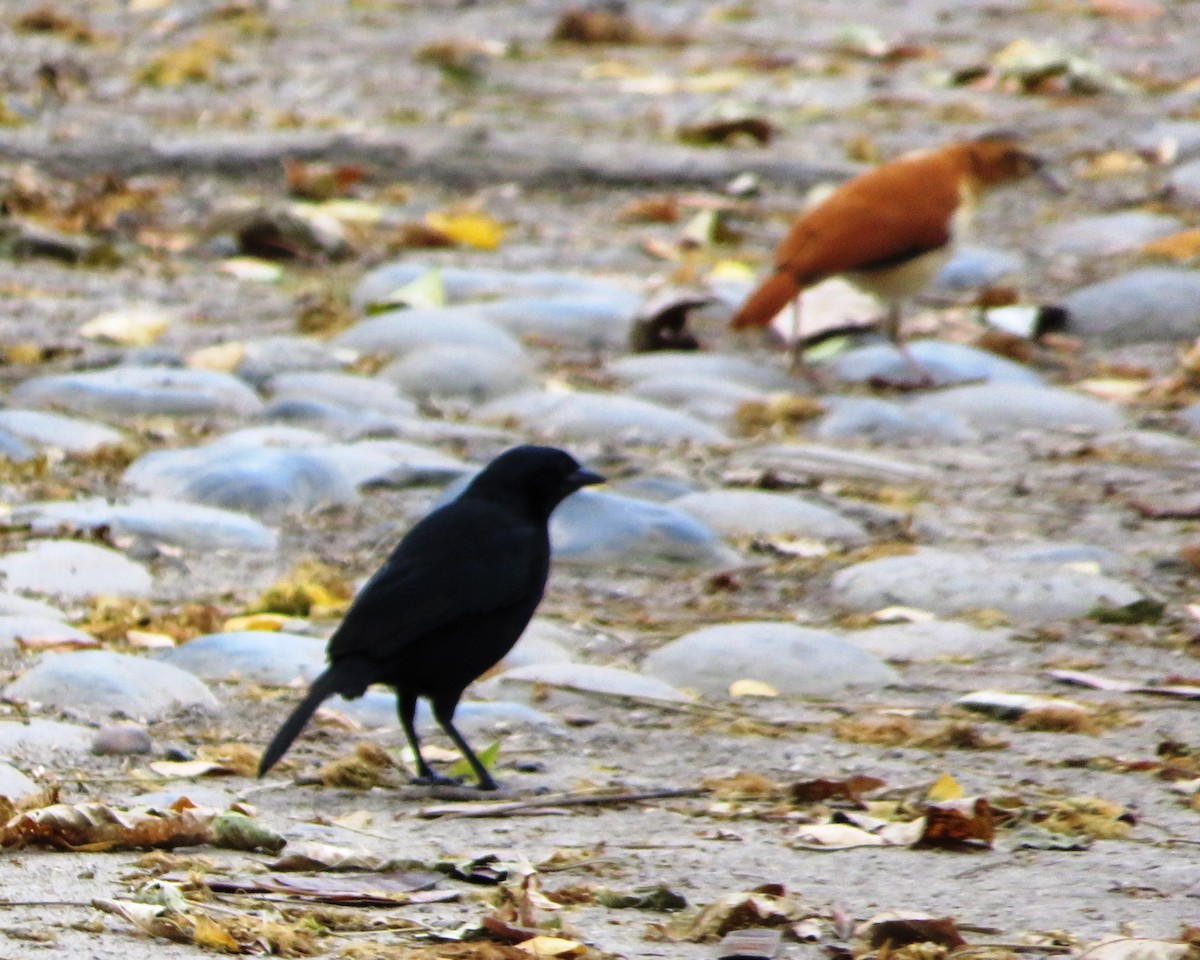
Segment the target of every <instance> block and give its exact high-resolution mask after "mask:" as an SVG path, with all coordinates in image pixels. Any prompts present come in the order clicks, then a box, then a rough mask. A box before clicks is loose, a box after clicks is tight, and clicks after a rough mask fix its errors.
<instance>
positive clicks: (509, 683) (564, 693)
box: [476, 663, 688, 709]
mask: <svg viewBox="0 0 1200 960" xmlns="http://www.w3.org/2000/svg"><path fill="white" fill-rule="evenodd" d="M563 688H568V689H563ZM476 689H477V690H478V691H479V693H480V695H482V696H494V695H499V696H504V697H509V698H512V699H513V700H516V701H517V702H519V703H532V702H534V701H535V700H536V702H537V703H539V704H541V705H543V706H546V705H549V706H550V707H552V708H555V709H561V708H562V707H564V706H568V705H570V704H577V703H579V702H580V701H586V700H587V699H588V694H593V695H596V694H598V695H601V696H604V697H607V698H611V697H633V698H635V699H649V700H663V701H666V702H668V703H687V702H688V698H687V696H686V695H684V694H683V693H682V692H681V691H680V690H677V689H676V688H675V687H673V686H671V685H670V684H669V683H666V682H664V681H663V680H659V679H656V678H654V677H649V676H643V675H642V674H639V673H634V672H633V671H631V670H619V669H617V668H616V667H599V666H595V665H593V664H586V663H538V664H533V665H531V666H527V667H518V668H516V669H515V670H505V671H504V672H503V673H500V674H497V675H496V676H494V677H490V678H489V679H487V680H485V681H483V682H482V683H479V684H477V685H476Z"/></svg>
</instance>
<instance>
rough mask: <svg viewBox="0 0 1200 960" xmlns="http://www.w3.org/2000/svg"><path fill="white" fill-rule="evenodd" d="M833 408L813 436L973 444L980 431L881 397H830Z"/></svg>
mask: <svg viewBox="0 0 1200 960" xmlns="http://www.w3.org/2000/svg"><path fill="white" fill-rule="evenodd" d="M822 402H823V403H824V405H825V406H826V407H827V408H829V412H828V413H827V414H825V416H823V417H822V418H821V419H820V420H819V421H817V424H816V426H815V427H814V428H813V434H814V435H815V436H817V437H818V438H819V439H821V440H846V439H851V438H854V439H858V440H864V441H866V442H868V443H880V444H889V443H891V444H895V443H909V442H912V441H933V442H935V443H972V442H974V441H975V440H978V439H979V434H978V432H977V431H975V430H974V429H972V428H971V427H969V426H967V424H966V423H965V422H964V421H963V420H962V419H961V418H959V417H957V416H954V415H952V414H948V413H942V412H940V411H937V410H914V409H913V408H912V407H911V406H909V405H907V404H903V403H893V402H891V401H889V400H880V399H878V398H877V397H826V398H824V399H823V400H822Z"/></svg>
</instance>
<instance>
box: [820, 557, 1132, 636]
mask: <svg viewBox="0 0 1200 960" xmlns="http://www.w3.org/2000/svg"><path fill="white" fill-rule="evenodd" d="M832 590H833V599H834V600H835V602H837V603H839V604H841V605H842V606H845V607H849V608H851V609H854V610H862V611H874V610H878V609H880V608H882V607H889V606H894V605H896V604H900V605H903V606H907V607H916V608H918V609H921V610H928V611H930V612H931V613H935V614H937V615H939V616H946V617H950V616H955V615H956V614H961V613H965V612H968V611H971V610H999V611H1001V612H1002V613H1004V614H1006V615H1007V616H1009V617H1011V618H1012V619H1013V620H1014V621H1015V622H1018V623H1040V622H1044V621H1047V620H1054V619H1058V618H1061V617H1079V616H1083V615H1085V614H1087V613H1088V612H1089V611H1091V610H1092V609H1094V608H1095V607H1097V606H1101V605H1103V606H1111V607H1123V606H1127V605H1128V604H1131V603H1134V602H1136V601H1138V600H1140V599H1142V595H1141V593H1139V592H1138V591H1137V590H1135V589H1134V588H1133V587H1131V586H1129V585H1128V584H1125V583H1122V582H1121V581H1119V580H1114V579H1113V578H1111V577H1106V576H1102V575H1099V574H1091V573H1083V572H1080V571H1078V570H1072V569H1069V568H1065V567H1060V566H1054V565H1051V564H1046V563H1031V562H1028V561H1024V562H1022V561H1016V560H1009V561H1006V560H1001V559H993V558H991V557H986V556H982V555H981V554H978V553H965V552H957V551H951V550H940V549H933V548H921V549H919V550H917V551H916V552H915V553H913V554H911V555H908V556H902V557H884V558H882V559H879V560H868V561H866V562H864V563H857V564H854V565H853V566H850V567H846V568H844V569H842V570H839V571H838V572H837V573H835V574H834V576H833V580H832Z"/></svg>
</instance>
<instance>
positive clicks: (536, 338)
mask: <svg viewBox="0 0 1200 960" xmlns="http://www.w3.org/2000/svg"><path fill="white" fill-rule="evenodd" d="M640 304H641V299H640V298H639V297H637V296H635V295H633V294H630V293H625V292H624V291H620V290H614V291H612V292H611V293H609V294H608V295H607V296H604V297H597V296H590V297H579V296H572V297H560V298H544V297H524V298H519V299H507V300H496V301H493V302H491V303H487V304H484V305H482V307H481V309H482V313H483V316H484V317H486V318H487V319H488V320H491V321H492V322H493V323H496V324H499V325H500V326H502V327H503V328H504V329H506V330H508V331H509V333H512V334H514V335H516V336H518V337H521V338H522V339H527V340H530V341H532V342H535V343H538V344H546V345H550V346H559V347H573V348H576V349H591V350H602V349H612V348H615V347H622V346H624V345H625V343H626V341H627V340H628V339H629V326H630V324H631V323H632V322H633V317H634V314H636V313H637V309H638V307H639V305H640Z"/></svg>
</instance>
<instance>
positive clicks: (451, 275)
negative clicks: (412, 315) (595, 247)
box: [350, 261, 620, 311]
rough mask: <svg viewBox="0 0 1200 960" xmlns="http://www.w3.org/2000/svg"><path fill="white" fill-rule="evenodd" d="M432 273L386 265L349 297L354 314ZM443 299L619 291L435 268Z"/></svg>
mask: <svg viewBox="0 0 1200 960" xmlns="http://www.w3.org/2000/svg"><path fill="white" fill-rule="evenodd" d="M431 269H434V268H433V267H431V266H430V265H429V264H421V263H409V262H407V261H406V262H401V263H388V264H384V265H383V266H381V267H376V268H375V269H374V270H371V271H368V272H367V274H366V275H365V276H364V277H363V278H362V279H361V280H360V281H359V282H358V285H357V286H356V287H355V288H354V291H353V293H351V295H350V303H351V305H352V306H353V307H354V308H355V309H356V310H359V311H361V310H364V309H365V308H367V307H369V306H370V305H371V304H374V303H380V302H382V301H383V300H384V299H385V298H386V297H387V296H388V295H389V294H391V293H393V292H394V291H396V290H398V289H400V288H401V287H405V286H407V285H408V284H410V283H412V282H413V281H414V280H416V279H418V278H419V277H422V276H424V275H425V274H427V273H429V271H430V270H431ZM437 270H438V272H439V273H440V274H441V278H442V287H443V289H444V290H445V292H446V299H447V300H449V301H451V302H456V301H460V300H473V299H476V298H484V297H560V296H561V297H566V296H572V297H574V296H580V297H586V296H592V295H602V294H607V293H609V292H611V291H614V290H616V291H619V290H620V288H619V287H614V286H613V285H612V284H610V283H607V282H606V281H603V280H597V279H595V278H594V277H588V276H583V275H581V274H574V273H557V272H553V271H550V270H512V271H510V270H487V269H477V268H461V267H438V268H437Z"/></svg>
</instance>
